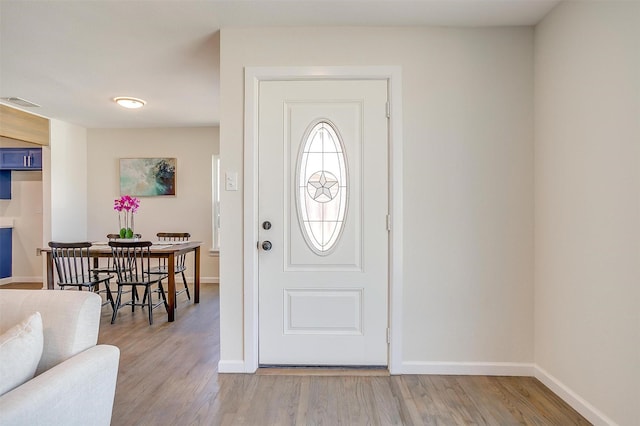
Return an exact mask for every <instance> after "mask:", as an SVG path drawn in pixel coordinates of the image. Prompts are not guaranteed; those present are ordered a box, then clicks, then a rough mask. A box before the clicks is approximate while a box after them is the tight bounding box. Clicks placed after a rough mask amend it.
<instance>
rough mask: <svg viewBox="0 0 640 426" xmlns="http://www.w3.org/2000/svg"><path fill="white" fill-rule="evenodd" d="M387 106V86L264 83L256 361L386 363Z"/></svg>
mask: <svg viewBox="0 0 640 426" xmlns="http://www.w3.org/2000/svg"><path fill="white" fill-rule="evenodd" d="M386 111H387V81H386V80H310V81H261V82H260V86H259V100H258V156H259V160H258V177H259V181H258V186H259V188H258V189H259V201H258V217H259V223H258V224H256V226H259V238H260V242H259V243H258V249H259V250H260V255H259V271H258V280H259V285H258V292H259V299H258V311H259V313H258V321H259V343H258V345H259V352H258V357H259V364H260V365H324V366H328V365H351V366H356V365H361V366H386V365H387V363H388V350H387V348H388V344H387V327H388V322H389V319H388V291H389V285H388V283H389V276H388V275H389V272H388V271H389V268H388V263H389V261H388V253H389V242H388V238H389V236H388V230H387V229H388V226H387V220H388V217H387V215H388V213H389V211H388V209H389V200H388V186H389V183H388V182H389V176H388V148H389V147H388V121H387V114H386Z"/></svg>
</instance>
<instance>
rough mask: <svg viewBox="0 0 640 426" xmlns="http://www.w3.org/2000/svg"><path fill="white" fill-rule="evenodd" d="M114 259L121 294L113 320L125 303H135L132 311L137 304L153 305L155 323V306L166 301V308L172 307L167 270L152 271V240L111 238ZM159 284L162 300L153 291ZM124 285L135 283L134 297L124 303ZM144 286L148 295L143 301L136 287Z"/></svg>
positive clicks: (150, 321)
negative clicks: (155, 298)
mask: <svg viewBox="0 0 640 426" xmlns="http://www.w3.org/2000/svg"><path fill="white" fill-rule="evenodd" d="M109 246H110V247H111V254H112V256H113V263H114V265H115V267H116V274H117V280H116V283H117V284H118V295H117V296H116V301H115V304H114V309H113V316H112V317H111V324H113V323H114V322H115V320H116V317H117V315H118V309H120V308H121V307H122V306H127V305H130V306H131V311H132V312H133V311H135V307H136V306H142V307H147V308H149V324H150V325H151V324H153V310H154V309H155V308H157V307H158V306H160V305H163V304H164V307H165V309H166V310H167V312H168V310H169V306H168V304H167V299H166V296H165V293H164V289H163V288H162V280H163V279H165V278H167V274H151V273H150V270H151V250H150V247H151V241H126V242H125V241H109ZM154 285H157V290H158V291H157V293H158V295H159V297H160V300H159V301H158V302H155V303H154V302H153V297H152V294H153V293H156V291H155V290H152V286H154ZM124 287H131V291H132V292H133V294H132V297H131V301H129V302H126V303H122V294H123V288H124ZM137 287H144V297H143V299H142V302H141V303H138V302H137V300H139V299H138V298H137V297H136V296H135V295H136V294H137V292H136V288H137Z"/></svg>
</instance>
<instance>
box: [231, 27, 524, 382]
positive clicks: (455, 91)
mask: <svg viewBox="0 0 640 426" xmlns="http://www.w3.org/2000/svg"><path fill="white" fill-rule="evenodd" d="M339 65H400V66H401V67H402V72H403V75H402V79H403V85H404V87H403V113H404V123H402V124H403V133H404V141H403V142H404V172H403V173H404V177H403V179H404V182H405V184H404V203H405V204H404V206H403V207H404V217H403V220H404V227H405V229H404V236H405V237H404V238H405V239H404V248H403V250H404V259H403V261H404V271H403V272H404V302H403V322H404V330H403V334H404V347H403V353H404V355H403V358H404V365H405V368H406V369H407V370H411V371H424V372H427V371H428V372H433V371H434V370H437V369H439V368H443V364H440V363H445V364H446V363H449V364H451V363H457V362H470V363H476V364H480V363H483V362H497V363H516V364H518V365H520V364H524V365H530V363H532V362H533V306H532V303H531V300H532V298H533V278H532V277H533V137H532V135H533V74H532V73H533V33H532V29H531V28H502V29H448V28H259V29H231V28H229V29H223V30H222V32H221V106H222V108H221V110H222V114H221V128H220V131H221V135H220V140H221V147H220V148H221V158H222V169H223V170H222V171H223V173H224V172H225V171H238V172H239V173H240V176H242V171H243V101H244V93H243V84H244V83H243V82H244V80H243V67H244V66H339ZM242 199H243V192H242V190H241V191H237V192H225V191H223V193H222V201H221V204H222V224H223V230H222V232H223V238H224V247H223V248H222V251H221V258H220V259H221V265H220V269H221V271H220V272H221V282H222V283H223V285H222V286H221V289H220V300H221V303H220V305H221V360H222V363H230V364H232V363H239V362H240V363H241V362H242V360H243V359H244V354H243V317H242V315H243V248H242V246H243V232H242V217H243V207H242ZM453 366H454V368H455V364H454V365H453Z"/></svg>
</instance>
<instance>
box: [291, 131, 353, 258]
mask: <svg viewBox="0 0 640 426" xmlns="http://www.w3.org/2000/svg"><path fill="white" fill-rule="evenodd" d="M300 146H301V149H300V154H299V156H298V164H297V167H296V170H297V177H296V185H297V188H296V198H297V202H296V205H297V209H298V221H299V222H300V225H301V226H300V227H301V229H302V234H303V235H304V238H305V241H306V243H307V245H308V246H309V248H310V249H311V250H313V252H314V253H316V254H317V255H319V256H326V255H328V254H329V253H331V252H332V251H333V249H334V248H335V247H336V244H337V243H338V242H339V240H340V236H341V235H342V229H343V225H344V222H345V219H346V214H347V201H348V196H347V192H348V189H349V188H348V174H347V161H346V156H345V152H344V145H343V143H342V139H341V138H340V137H339V135H338V131H337V130H336V128H335V126H334V125H333V124H332V123H330V122H329V121H327V120H320V121H316V122H314V123H311V125H310V126H309V129H308V130H307V132H305V136H304V138H303V140H302V141H301V143H300Z"/></svg>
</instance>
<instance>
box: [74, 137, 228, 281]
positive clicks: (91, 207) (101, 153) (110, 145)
mask: <svg viewBox="0 0 640 426" xmlns="http://www.w3.org/2000/svg"><path fill="white" fill-rule="evenodd" d="M218 138H219V135H218V128H217V127H198V128H166V129H89V130H88V151H87V157H86V161H87V166H88V168H89V170H91V173H89V175H88V177H87V179H88V182H89V186H88V201H89V203H88V210H87V212H88V224H89V226H88V229H89V231H88V237H89V239H91V240H104V239H105V236H106V235H107V234H109V233H114V232H117V230H118V216H117V214H116V213H115V211H114V210H113V201H114V199H116V198H118V197H120V195H121V194H120V186H119V161H118V160H119V159H120V158H135V157H142V158H144V157H171V158H176V159H177V166H176V172H177V182H176V196H175V197H142V198H141V205H140V209H139V210H138V213H136V218H135V231H136V233H141V234H142V236H143V238H149V239H153V238H155V235H156V233H157V232H190V233H191V236H192V239H194V240H198V241H203V242H204V244H203V246H202V249H201V251H200V253H201V264H200V265H201V270H200V274H201V279H202V281H203V282H212V281H216V282H217V278H218V258H217V257H212V256H210V255H209V249H210V248H211V247H212V225H211V217H212V215H211V198H212V195H211V157H212V155H213V154H214V153H218V152H219V151H218V150H219V142H218Z"/></svg>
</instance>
